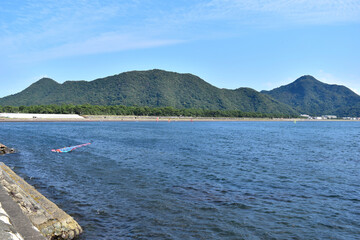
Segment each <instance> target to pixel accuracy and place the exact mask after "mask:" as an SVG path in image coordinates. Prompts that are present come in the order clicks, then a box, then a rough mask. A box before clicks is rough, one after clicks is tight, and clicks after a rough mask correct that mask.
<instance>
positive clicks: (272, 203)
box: [0, 122, 360, 240]
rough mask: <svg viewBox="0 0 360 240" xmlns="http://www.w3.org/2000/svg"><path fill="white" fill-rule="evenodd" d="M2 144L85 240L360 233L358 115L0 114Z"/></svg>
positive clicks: (340, 236)
mask: <svg viewBox="0 0 360 240" xmlns="http://www.w3.org/2000/svg"><path fill="white" fill-rule="evenodd" d="M89 141H92V144H91V145H89V146H85V147H82V148H79V149H76V150H75V151H73V152H70V153H53V152H51V149H53V148H60V147H65V146H70V145H78V144H82V143H86V142H89ZM0 142H2V143H4V144H5V145H8V146H9V147H14V148H16V149H17V150H18V153H16V154H13V155H6V156H1V158H0V161H3V162H5V164H7V165H8V166H10V167H12V168H13V170H14V171H15V172H16V173H17V174H19V175H20V176H22V177H23V178H24V179H25V180H26V181H28V182H29V183H30V184H32V185H33V186H35V187H36V188H37V189H38V190H39V191H40V192H41V193H42V194H44V195H45V196H46V197H47V198H49V199H50V200H52V201H53V202H54V203H56V204H57V205H58V206H59V207H60V208H62V209H63V210H65V211H66V212H67V213H68V214H70V215H71V216H73V217H74V218H75V219H76V220H77V221H78V222H79V224H80V225H81V226H82V227H83V229H84V233H83V235H82V236H81V237H80V239H83V240H85V239H86V240H91V239H94V240H99V239H360V123H359V122H297V123H296V124H295V123H293V122H170V123H169V122H158V123H155V122H89V123H79V122H78V123H71V122H64V123H62V122H58V123H4V122H3V123H0Z"/></svg>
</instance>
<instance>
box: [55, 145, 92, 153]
mask: <svg viewBox="0 0 360 240" xmlns="http://www.w3.org/2000/svg"><path fill="white" fill-rule="evenodd" d="M90 144H91V143H84V144H80V145H76V146H70V147H63V148H59V149H52V150H51V151H52V152H58V153H66V152H71V151H73V150H75V149H77V148H79V147H83V146H86V145H90Z"/></svg>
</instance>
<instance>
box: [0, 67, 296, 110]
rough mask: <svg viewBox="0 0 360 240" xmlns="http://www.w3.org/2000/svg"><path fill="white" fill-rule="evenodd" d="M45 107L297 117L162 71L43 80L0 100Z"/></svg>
mask: <svg viewBox="0 0 360 240" xmlns="http://www.w3.org/2000/svg"><path fill="white" fill-rule="evenodd" d="M48 104H93V105H125V106H134V105H137V106H149V107H165V106H171V107H174V108H200V109H212V110H218V109H219V110H241V111H245V112H261V113H282V114H297V112H296V111H294V110H293V109H292V108H291V107H289V106H287V105H286V104H283V103H280V102H278V101H276V100H274V99H272V98H271V97H269V96H267V95H265V94H261V93H259V92H257V91H255V90H253V89H250V88H238V89H235V90H228V89H219V88H216V87H214V86H212V85H210V84H209V83H207V82H205V81H204V80H202V79H200V78H199V77H197V76H194V75H191V74H179V73H174V72H167V71H162V70H150V71H132V72H125V73H121V74H118V75H114V76H110V77H105V78H101V79H96V80H93V81H90V82H87V81H67V82H64V83H63V84H59V83H57V82H55V81H54V80H52V79H49V78H43V79H40V80H39V81H37V82H35V83H34V84H32V85H31V86H29V87H28V88H26V89H25V90H23V91H22V92H20V93H17V94H14V95H10V96H7V97H4V98H0V105H2V106H6V105H9V106H21V105H24V106H30V105H48Z"/></svg>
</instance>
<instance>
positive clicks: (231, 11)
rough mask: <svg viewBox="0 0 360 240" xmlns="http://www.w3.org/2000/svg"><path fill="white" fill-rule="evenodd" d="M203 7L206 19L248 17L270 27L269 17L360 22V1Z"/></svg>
mask: <svg viewBox="0 0 360 240" xmlns="http://www.w3.org/2000/svg"><path fill="white" fill-rule="evenodd" d="M202 7H203V9H205V12H207V16H213V17H221V18H240V19H244V16H246V18H250V19H252V20H255V22H256V21H257V20H260V21H261V22H262V23H265V22H267V23H268V24H272V23H273V21H271V18H270V17H267V16H266V14H270V15H271V17H274V16H278V17H280V18H283V19H284V20H288V21H292V22H294V23H295V22H297V23H312V24H319V23H333V22H343V21H360V1H358V0H316V1H314V0H212V1H210V2H208V3H206V4H203V5H202ZM253 18H256V19H253ZM264 19H265V20H266V21H262V20H264Z"/></svg>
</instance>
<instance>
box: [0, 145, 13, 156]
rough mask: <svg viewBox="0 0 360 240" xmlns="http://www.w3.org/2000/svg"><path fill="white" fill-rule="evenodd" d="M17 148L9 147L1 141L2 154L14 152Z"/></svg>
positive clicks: (0, 149) (0, 151)
mask: <svg viewBox="0 0 360 240" xmlns="http://www.w3.org/2000/svg"><path fill="white" fill-rule="evenodd" d="M14 152H15V149H13V148H8V147H7V146H5V145H4V144H1V143H0V155H2V154H8V153H14Z"/></svg>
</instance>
